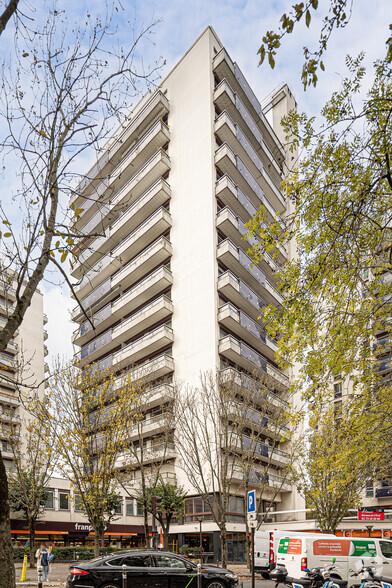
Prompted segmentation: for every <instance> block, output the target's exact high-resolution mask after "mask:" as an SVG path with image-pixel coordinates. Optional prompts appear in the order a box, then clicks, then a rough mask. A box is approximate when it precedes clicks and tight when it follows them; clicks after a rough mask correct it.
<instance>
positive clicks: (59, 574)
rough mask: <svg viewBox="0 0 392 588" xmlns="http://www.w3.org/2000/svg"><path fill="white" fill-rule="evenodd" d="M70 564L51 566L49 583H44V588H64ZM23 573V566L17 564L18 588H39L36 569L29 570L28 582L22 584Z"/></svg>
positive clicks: (54, 564)
mask: <svg viewBox="0 0 392 588" xmlns="http://www.w3.org/2000/svg"><path fill="white" fill-rule="evenodd" d="M69 564H70V562H68V563H53V564H51V565H50V566H49V581H48V582H43V586H44V588H64V586H65V581H66V579H67V576H68V570H69ZM21 573H22V564H20V563H17V564H15V579H16V586H23V587H24V588H37V585H38V574H37V570H36V569H30V568H27V580H26V581H25V582H20V576H21Z"/></svg>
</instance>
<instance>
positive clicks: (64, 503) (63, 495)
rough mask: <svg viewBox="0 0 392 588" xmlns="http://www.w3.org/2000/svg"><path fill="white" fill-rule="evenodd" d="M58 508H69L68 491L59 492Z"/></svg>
mask: <svg viewBox="0 0 392 588" xmlns="http://www.w3.org/2000/svg"><path fill="white" fill-rule="evenodd" d="M59 509H60V510H69V494H68V492H59Z"/></svg>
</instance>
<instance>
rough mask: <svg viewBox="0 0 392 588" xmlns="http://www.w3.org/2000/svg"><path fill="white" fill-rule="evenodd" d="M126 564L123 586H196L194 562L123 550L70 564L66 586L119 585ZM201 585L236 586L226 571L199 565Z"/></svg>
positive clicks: (234, 578)
mask: <svg viewBox="0 0 392 588" xmlns="http://www.w3.org/2000/svg"><path fill="white" fill-rule="evenodd" d="M123 565H126V566H127V567H126V570H127V588H197V577H196V576H197V565H196V564H194V563H193V562H192V561H190V560H189V559H187V558H185V557H182V556H180V555H174V554H173V553H167V552H165V551H135V550H134V551H123V552H121V553H117V554H113V555H110V556H107V557H99V558H96V559H93V560H90V561H86V562H77V563H75V564H74V565H72V566H70V570H69V572H70V573H69V576H68V580H67V584H66V588H122V566H123ZM201 580H202V588H207V587H208V588H236V586H237V584H238V576H236V574H233V573H232V572H230V571H229V570H225V569H223V568H218V567H214V566H208V565H202V567H201Z"/></svg>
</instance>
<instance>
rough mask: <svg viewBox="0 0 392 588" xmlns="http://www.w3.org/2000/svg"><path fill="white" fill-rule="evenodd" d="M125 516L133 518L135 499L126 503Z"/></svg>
mask: <svg viewBox="0 0 392 588" xmlns="http://www.w3.org/2000/svg"><path fill="white" fill-rule="evenodd" d="M125 514H126V515H127V516H128V517H133V499H132V498H127V499H126V501H125Z"/></svg>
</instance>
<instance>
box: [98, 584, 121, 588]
mask: <svg viewBox="0 0 392 588" xmlns="http://www.w3.org/2000/svg"><path fill="white" fill-rule="evenodd" d="M101 588H120V587H119V585H118V584H103V585H102V586H101Z"/></svg>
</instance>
